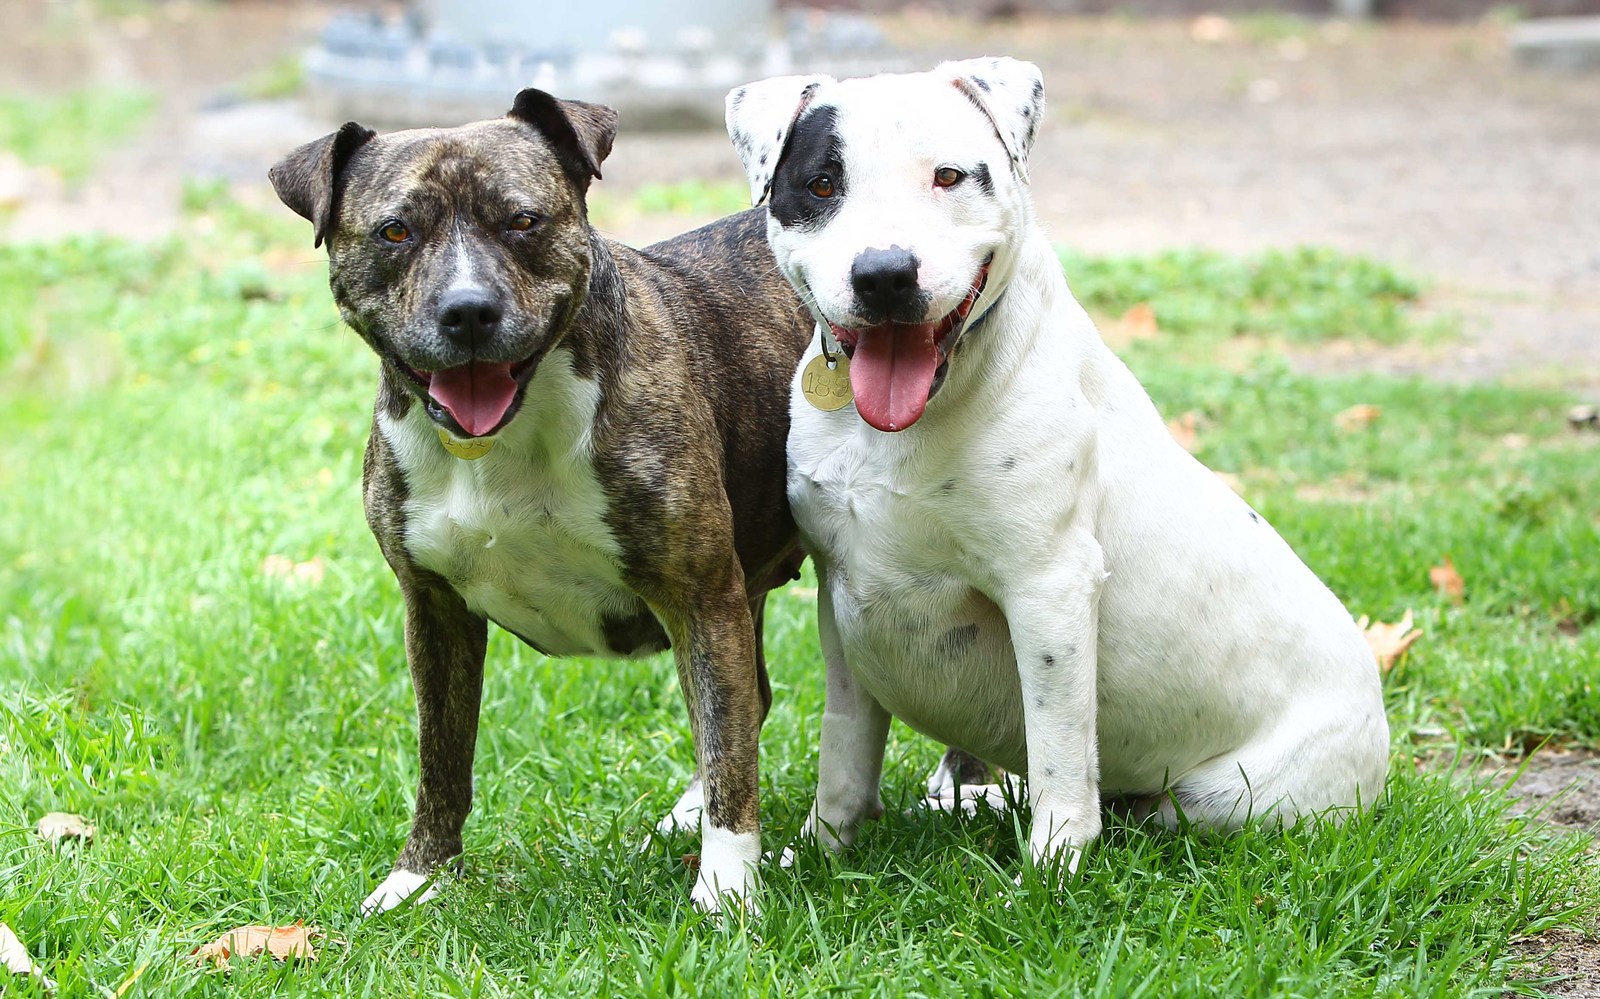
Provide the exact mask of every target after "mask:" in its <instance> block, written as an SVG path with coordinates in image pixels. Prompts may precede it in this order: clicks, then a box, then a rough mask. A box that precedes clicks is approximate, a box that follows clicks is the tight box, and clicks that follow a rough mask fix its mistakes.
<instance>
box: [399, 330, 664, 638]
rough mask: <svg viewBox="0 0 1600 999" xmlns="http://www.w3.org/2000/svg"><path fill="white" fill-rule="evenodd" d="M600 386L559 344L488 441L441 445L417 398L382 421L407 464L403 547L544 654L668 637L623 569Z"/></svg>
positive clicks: (471, 605) (473, 606) (480, 609)
mask: <svg viewBox="0 0 1600 999" xmlns="http://www.w3.org/2000/svg"><path fill="white" fill-rule="evenodd" d="M598 392H599V390H598V387H596V386H595V385H594V384H593V383H592V382H586V381H584V380H581V379H578V378H577V377H575V376H574V375H573V374H572V373H571V370H570V363H569V361H568V358H567V357H566V356H565V352H562V351H556V352H554V353H552V355H551V356H550V357H548V358H547V359H546V360H545V361H544V362H543V364H542V365H541V367H540V370H539V372H538V374H537V375H535V377H534V382H533V384H532V385H530V386H529V388H528V392H527V398H526V401H525V404H524V409H523V412H521V413H519V414H518V416H517V417H516V418H515V419H514V420H513V421H512V423H511V425H510V426H508V427H507V428H506V430H505V431H504V432H502V433H501V434H500V436H499V438H498V440H497V441H496V443H495V446H494V448H493V449H492V450H490V452H489V453H488V454H487V455H485V456H483V457H481V458H478V459H476V460H472V461H466V460H462V459H459V458H456V457H454V456H452V455H450V454H448V453H447V452H446V451H445V450H444V448H443V447H442V446H441V445H440V443H439V439H438V433H437V431H436V430H435V429H434V426H433V424H432V423H431V422H430V421H429V420H428V419H427V416H426V414H425V413H423V412H422V410H421V407H414V408H413V409H412V411H411V412H410V413H408V414H407V416H406V417H405V418H404V419H402V420H399V421H392V420H389V419H388V418H387V417H385V416H380V417H379V421H378V426H379V432H381V433H383V435H384V437H385V438H386V439H387V441H388V442H389V444H390V446H391V447H392V448H393V449H394V452H395V455H396V457H397V459H398V460H399V462H400V464H401V467H402V468H403V469H404V470H405V475H406V482H407V486H408V496H407V499H406V502H405V513H406V534H405V546H406V551H407V552H408V553H409V554H410V555H411V557H412V559H414V560H415V561H416V563H417V564H418V565H420V566H422V567H423V568H425V569H429V570H431V571H433V572H436V573H438V574H439V575H441V576H443V577H444V578H445V579H446V580H448V581H449V582H450V584H451V586H453V587H454V588H455V590H456V592H457V593H459V594H460V595H461V597H462V599H463V600H465V601H466V603H467V606H468V607H469V608H470V609H471V610H473V611H474V612H475V613H478V614H482V615H484V616H485V617H487V618H489V619H490V620H492V621H494V622H495V623H496V624H498V625H500V626H501V627H503V628H505V629H506V630H508V631H510V632H513V633H514V634H516V635H518V636H519V637H521V638H522V639H523V640H524V641H526V642H528V643H529V644H531V645H533V646H534V647H536V648H538V649H540V650H541V651H544V652H546V653H549V654H551V655H604V656H611V655H639V654H646V653H650V652H657V651H660V650H661V649H662V648H665V647H666V640H665V636H664V634H662V632H661V630H660V627H659V625H658V624H657V622H656V621H655V619H654V617H653V616H652V615H651V614H650V612H649V610H648V608H647V607H646V606H645V605H644V603H643V601H641V600H640V599H639V598H638V596H636V595H635V594H634V593H633V592H632V591H631V590H629V589H628V588H627V587H626V585H625V584H624V583H623V580H622V572H621V568H620V566H621V553H620V550H619V548H618V546H617V543H616V540H615V538H614V537H613V535H612V533H611V530H610V527H609V526H608V525H607V524H606V522H605V514H606V509H607V497H606V495H605V492H604V490H603V489H602V488H601V485H600V483H599V481H598V480H597V479H596V477H595V474H594V469H593V465H592V456H591V454H590V453H589V450H588V444H587V441H588V430H589V427H590V426H591V425H592V421H593V418H594V410H595V405H596V403H597V401H598Z"/></svg>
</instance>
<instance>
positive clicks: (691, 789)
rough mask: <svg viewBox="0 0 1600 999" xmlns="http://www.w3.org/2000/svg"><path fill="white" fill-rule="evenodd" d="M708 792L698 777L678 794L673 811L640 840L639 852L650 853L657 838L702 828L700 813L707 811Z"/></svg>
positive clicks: (664, 816)
mask: <svg viewBox="0 0 1600 999" xmlns="http://www.w3.org/2000/svg"><path fill="white" fill-rule="evenodd" d="M705 807H706V792H705V788H704V787H703V786H702V785H701V783H700V778H698V777H696V778H695V779H694V780H693V781H691V782H690V783H689V786H688V787H687V788H684V791H683V794H681V795H679V796H678V803H677V804H676V805H673V806H672V811H670V812H668V813H667V814H665V815H663V816H662V817H661V821H660V822H657V823H656V827H655V830H654V831H653V832H651V833H650V835H648V836H646V837H645V838H644V839H643V840H641V841H640V842H639V852H640V853H649V852H650V849H651V847H653V846H655V843H656V840H657V839H664V838H667V837H670V836H676V835H678V834H679V833H687V832H693V831H694V830H696V829H699V828H700V815H701V813H702V812H704V811H705Z"/></svg>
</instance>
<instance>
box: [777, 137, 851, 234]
mask: <svg viewBox="0 0 1600 999" xmlns="http://www.w3.org/2000/svg"><path fill="white" fill-rule="evenodd" d="M838 126H839V109H838V108H836V107H833V106H832V105H823V106H822V107H819V108H816V109H815V110H812V111H808V112H807V113H806V114H805V115H804V116H803V117H802V118H801V119H800V120H799V121H798V122H796V123H795V126H794V128H793V129H792V130H791V131H790V134H789V143H788V145H787V146H786V147H785V148H784V151H783V154H782V158H781V159H780V160H779V161H778V170H777V174H776V175H775V176H774V177H773V180H772V194H771V200H770V201H769V203H768V210H769V211H770V212H771V213H772V217H773V218H774V219H776V220H777V221H778V224H779V225H781V226H783V227H784V228H785V229H798V230H800V231H801V232H813V231H815V230H817V229H820V228H822V227H823V226H825V225H827V224H828V222H829V221H830V220H831V219H832V218H833V217H834V216H835V215H837V214H838V212H839V209H840V207H842V206H843V204H844V199H845V195H846V192H847V186H848V181H847V179H846V177H845V175H844V147H843V144H842V140H841V139H840V138H839V131H838ZM823 177H825V178H827V180H828V181H830V182H831V183H832V185H833V191H832V194H831V195H829V196H827V197H819V196H818V195H817V194H816V193H815V192H814V191H813V190H812V185H813V183H814V182H815V181H817V179H818V178H823Z"/></svg>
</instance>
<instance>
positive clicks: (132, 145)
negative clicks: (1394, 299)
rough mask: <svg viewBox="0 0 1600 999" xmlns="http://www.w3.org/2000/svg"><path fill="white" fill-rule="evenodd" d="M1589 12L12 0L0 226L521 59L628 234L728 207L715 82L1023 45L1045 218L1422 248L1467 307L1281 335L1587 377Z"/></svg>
mask: <svg viewBox="0 0 1600 999" xmlns="http://www.w3.org/2000/svg"><path fill="white" fill-rule="evenodd" d="M1330 3H1331V4H1332V6H1331V7H1330V6H1329V4H1330ZM1596 14H1600V0H1531V2H1529V3H1525V4H1523V5H1520V6H1516V7H1511V6H1504V5H1495V4H1493V3H1491V0H1118V2H1115V3H1113V2H1112V0H975V2H969V3H959V4H958V3H955V2H947V0H938V2H930V3H923V4H911V5H905V4H897V3H890V2H887V0H837V2H828V3H823V4H817V5H807V4H804V3H793V2H777V0H706V2H703V3H698V4H692V5H689V7H688V8H684V7H683V6H681V5H667V4H659V3H654V2H651V0H637V2H633V0H594V2H590V3H587V4H575V3H561V4H553V3H543V2H536V3H516V2H512V0H476V2H472V3H446V2H444V0H413V2H411V3H406V4H394V3H391V4H382V5H373V4H365V5H363V4H355V5H330V4H326V3H314V2H296V0H280V2H267V0H242V2H212V3H200V2H195V0H5V3H3V4H0V95H3V96H0V239H5V240H7V241H10V242H19V241H26V242H33V241H41V240H43V241H50V240H59V239H62V238H65V237H67V236H69V235H72V234H75V233H83V232H86V231H94V232H103V233H109V234H113V235H118V236H123V237H130V238H134V239H139V240H149V239H158V238H161V237H164V236H167V235H170V234H172V233H174V232H176V231H178V230H180V229H181V228H182V226H184V225H185V224H186V219H188V220H189V221H190V222H192V221H193V219H192V218H191V216H193V215H195V214H196V213H195V212H194V211H193V209H194V208H195V207H196V205H197V204H198V205H203V204H205V203H206V202H207V201H208V199H214V198H215V197H216V196H217V195H218V194H219V192H225V193H226V195H227V196H228V197H229V198H230V199H231V200H235V201H239V202H242V203H244V204H246V205H257V206H260V207H262V208H265V209H268V210H274V211H275V210H278V209H277V206H276V205H275V203H274V202H273V200H272V197H271V193H270V189H269V188H268V187H267V186H266V184H265V174H266V169H267V167H268V166H269V165H270V164H271V163H272V162H274V161H275V160H276V159H277V158H278V157H279V156H281V155H282V154H283V153H285V152H286V151H288V150H289V149H290V148H292V147H293V146H295V145H297V144H299V143H301V142H304V141H307V140H309V139H311V138H315V137H316V136H318V135H321V134H323V133H324V132H326V131H328V130H330V129H331V128H333V127H335V126H336V125H337V124H338V123H339V122H341V121H343V120H345V119H346V118H356V119H359V120H361V121H363V122H364V123H366V124H369V125H372V126H374V127H379V128H384V127H396V126H404V125H416V124H453V123H457V122H460V121H464V120H469V119H471V118H476V117H484V116H489V115H494V114H498V113H500V112H501V111H502V110H503V109H504V108H505V107H506V106H507V105H508V101H509V99H510V97H511V95H512V94H513V93H514V92H515V91H516V90H517V89H518V88H519V87H520V86H523V85H526V84H530V83H532V84H537V85H540V86H543V87H545V88H547V89H550V90H552V91H553V92H555V93H557V94H559V95H561V96H568V97H580V98H586V99H591V100H599V101H603V102H607V103H611V104H613V105H614V106H616V107H618V108H619V109H620V110H621V112H622V128H621V135H620V138H619V141H618V143H617V146H616V151H615V153H614V155H613V157H612V159H611V161H610V162H609V163H608V164H607V167H606V171H605V180H604V182H603V183H602V184H600V185H598V187H597V190H596V194H595V218H596V221H597V223H598V224H600V225H601V226H602V228H604V229H606V230H608V231H609V232H611V233H613V234H615V235H617V236H619V237H620V238H622V239H624V240H627V241H631V242H636V243H638V242H647V241H651V240H654V239H656V238H660V237H663V236H666V235H669V234H672V233H675V232H678V231H681V230H683V229H684V228H687V227H688V226H690V225H692V224H695V223H698V222H700V221H703V220H705V219H708V218H711V217H714V216H717V215H721V214H725V213H727V212H730V211H733V210H736V209H738V208H741V207H743V206H744V203H745V202H744V195H743V192H742V189H741V186H740V183H739V178H740V174H739V166H738V161H737V159H736V157H735V156H734V155H733V153H732V151H731V149H730V147H729V145H728V142H727V140H726V138H725V136H724V135H723V133H722V129H721V124H720V107H721V96H722V94H723V93H724V92H725V91H726V90H727V88H728V87H730V86H732V85H734V84H736V83H739V82H744V81H746V80H749V79H753V78H757V77H760V76H764V75H769V74H771V73H777V72H797V71H822V72H830V73H833V74H835V75H846V74H859V73H863V72H871V71H874V70H877V69H885V68H887V69H904V68H925V67H928V66H930V65H931V64H932V63H933V62H935V61H936V60H938V59H943V58H950V57H961V56H968V55H980V54H1009V55H1015V56H1018V57H1021V58H1025V59H1031V60H1034V61H1036V62H1038V63H1040V64H1041V65H1042V66H1043V67H1044V70H1045V78H1046V82H1047V86H1048V97H1049V111H1048V116H1047V122H1046V127H1045V129H1044V130H1043V132H1042V134H1041V137H1040V140H1039V146H1038V148H1037V150H1036V152H1035V154H1034V157H1033V168H1032V169H1033V186H1034V190H1035V195H1036V198H1037V200H1038V203H1039V206H1040V209H1041V212H1042V214H1043V216H1044V219H1045V221H1046V223H1047V224H1048V226H1049V228H1050V230H1051V232H1052V234H1053V236H1054V237H1055V238H1056V239H1057V240H1058V241H1061V242H1062V243H1064V244H1067V245H1069V246H1071V247H1072V248H1074V249H1075V250H1078V251H1081V252H1084V253H1089V254H1108V253H1109V254H1116V253H1146V252H1151V251H1156V250H1161V249H1164V248H1169V247H1194V246H1199V247H1208V248H1214V249H1219V250H1224V251H1229V252H1254V251H1257V250H1260V249H1262V248H1267V247H1278V246H1293V245H1301V244H1315V245H1321V246H1327V247H1332V248H1335V249H1337V250H1340V251H1344V252H1350V253H1360V254H1367V255H1372V256H1375V257H1378V258H1381V259H1383V260H1385V261H1387V262H1389V263H1392V264H1394V265H1396V266H1399V267H1401V268H1403V269H1405V270H1406V271H1407V272H1409V273H1413V274H1417V275H1421V276H1424V277H1425V278H1426V279H1427V280H1428V282H1429V294H1428V299H1427V303H1426V304H1427V306H1428V307H1429V308H1433V309H1437V310H1440V311H1441V312H1447V313H1449V314H1450V315H1452V316H1453V317H1458V318H1459V322H1460V326H1461V330H1460V332H1461V335H1460V336H1459V337H1457V338H1454V339H1453V340H1452V342H1451V343H1450V344H1449V346H1448V348H1447V349H1420V348H1416V347H1404V346H1401V347H1388V348H1381V349H1380V348H1376V347H1372V346H1371V345H1368V346H1355V347H1352V346H1350V345H1349V344H1338V345H1333V346H1329V347H1327V348H1326V349H1319V350H1317V351H1312V352H1308V353H1307V354H1306V355H1304V356H1300V357H1297V358H1296V360H1295V363H1296V364H1297V365H1300V366H1303V367H1306V368H1311V369H1322V368H1335V369H1342V368H1345V367H1351V366H1355V367H1362V368H1368V369H1377V370H1385V371H1400V372H1408V373H1419V374H1428V375H1435V376H1439V377H1443V378H1447V379H1452V380H1454V379H1483V378H1494V377H1502V376H1513V377H1515V376H1518V375H1519V374H1528V375H1529V376H1530V377H1534V378H1536V379H1538V380H1541V381H1542V380H1548V379H1553V380H1555V381H1558V382H1560V383H1561V384H1562V385H1563V386H1566V387H1570V386H1576V387H1579V388H1590V389H1596V388H1600V346H1597V345H1600V29H1597V28H1596V25H1597V24H1600V19H1592V18H1586V17H1584V16H1583V15H1596ZM201 214H203V213H201Z"/></svg>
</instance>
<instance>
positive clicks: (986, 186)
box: [971, 163, 994, 198]
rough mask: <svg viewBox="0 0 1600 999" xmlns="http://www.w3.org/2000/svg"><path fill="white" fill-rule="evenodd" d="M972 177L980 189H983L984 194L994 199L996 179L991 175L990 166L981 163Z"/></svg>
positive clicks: (974, 170)
mask: <svg viewBox="0 0 1600 999" xmlns="http://www.w3.org/2000/svg"><path fill="white" fill-rule="evenodd" d="M971 177H972V179H973V181H974V182H975V183H976V184H977V185H978V186H979V187H981V188H983V193H984V194H987V195H988V196H989V197H991V198H992V197H994V177H993V176H992V175H991V174H990V173H989V164H987V163H979V164H978V165H977V166H975V167H973V168H972V174H971Z"/></svg>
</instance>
